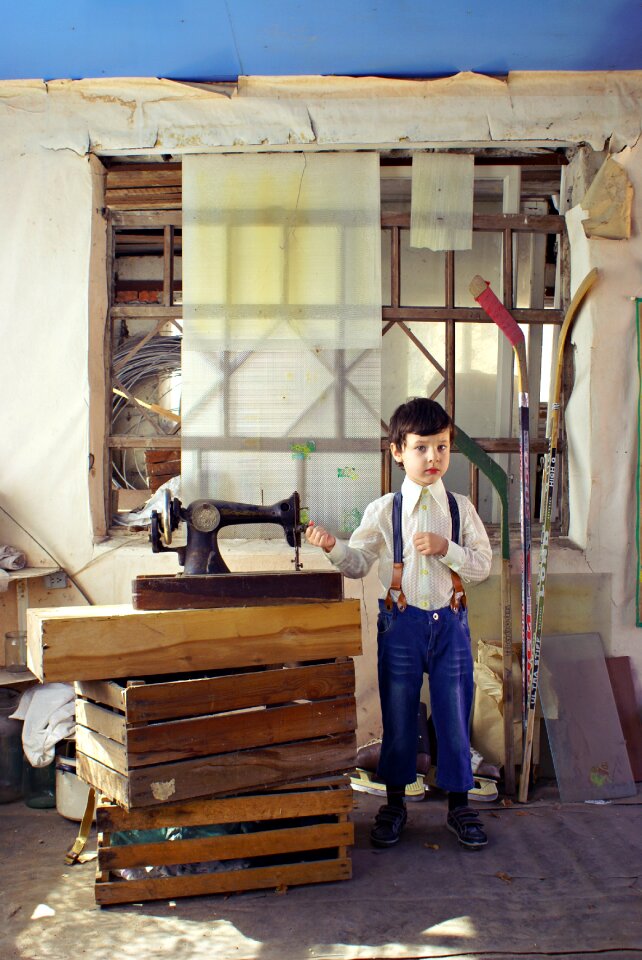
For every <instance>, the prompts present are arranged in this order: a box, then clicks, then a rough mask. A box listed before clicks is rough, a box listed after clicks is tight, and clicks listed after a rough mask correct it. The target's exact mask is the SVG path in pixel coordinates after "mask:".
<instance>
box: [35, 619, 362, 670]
mask: <svg viewBox="0 0 642 960" xmlns="http://www.w3.org/2000/svg"><path fill="white" fill-rule="evenodd" d="M360 614H361V608H360V602H359V600H338V601H332V602H329V603H326V602H317V603H301V604H286V605H277V606H266V607H263V608H261V613H260V615H257V611H256V608H254V607H220V608H216V609H208V610H159V611H148V610H134V609H133V608H132V607H130V606H127V605H122V606H112V607H103V606H95V607H52V608H48V609H46V608H37V607H33V608H31V609H30V610H29V611H28V612H27V644H28V649H29V651H30V656H31V663H30V669H31V670H32V672H33V673H34V674H35V675H36V676H37V677H38V679H39V680H42V681H45V682H51V681H56V680H62V681H70V682H73V681H74V680H100V679H104V678H109V679H112V678H115V677H137V676H145V675H146V674H150V673H154V674H156V675H161V674H164V673H174V674H175V673H181V672H188V671H189V672H194V671H197V670H223V669H229V668H232V669H233V668H237V667H246V666H260V665H267V664H275V663H288V662H292V661H297V662H306V661H310V660H330V659H334V658H336V657H346V656H347V657H350V656H356V655H358V654H360V653H361V616H360ZM34 668H35V669H34Z"/></svg>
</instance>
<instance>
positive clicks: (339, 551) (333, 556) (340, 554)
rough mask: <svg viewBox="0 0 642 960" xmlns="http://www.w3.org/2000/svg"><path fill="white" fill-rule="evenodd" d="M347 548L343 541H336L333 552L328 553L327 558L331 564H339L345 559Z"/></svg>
mask: <svg viewBox="0 0 642 960" xmlns="http://www.w3.org/2000/svg"><path fill="white" fill-rule="evenodd" d="M347 552H348V550H347V547H346V545H345V543H344V542H343V540H336V541H335V544H334V546H333V548H332V550H329V551H328V552H327V553H326V557H327V558H328V560H329V561H330V562H331V563H334V564H338V563H341V561H342V560H344V559H345V556H346V553H347Z"/></svg>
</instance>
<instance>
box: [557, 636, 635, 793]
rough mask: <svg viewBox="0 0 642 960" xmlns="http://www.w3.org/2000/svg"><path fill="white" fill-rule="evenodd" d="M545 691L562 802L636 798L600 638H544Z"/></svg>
mask: <svg viewBox="0 0 642 960" xmlns="http://www.w3.org/2000/svg"><path fill="white" fill-rule="evenodd" d="M539 690H540V696H541V703H542V711H543V713H544V717H545V719H546V731H547V733H548V739H549V742H550V745H551V752H552V754H553V763H554V765H555V776H556V777H557V784H558V787H559V791H560V797H561V799H562V801H563V802H565V803H571V802H576V801H581V800H609V799H614V798H616V797H630V796H634V795H635V793H636V788H635V783H634V782H633V776H632V773H631V765H630V763H629V758H628V755H627V751H626V744H625V741H624V735H623V733H622V727H621V725H620V721H619V718H618V715H617V710H616V707H615V700H614V698H613V691H612V689H611V684H610V681H609V676H608V672H607V669H606V663H605V658H604V651H603V648H602V641H601V638H600V635H599V634H597V633H586V634H569V635H558V636H549V637H544V638H543V639H542V658H541V667H540V684H539Z"/></svg>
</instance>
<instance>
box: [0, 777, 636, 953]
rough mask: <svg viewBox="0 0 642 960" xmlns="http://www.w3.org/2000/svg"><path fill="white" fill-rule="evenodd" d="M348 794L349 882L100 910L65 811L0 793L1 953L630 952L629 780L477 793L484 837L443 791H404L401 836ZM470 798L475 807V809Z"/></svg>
mask: <svg viewBox="0 0 642 960" xmlns="http://www.w3.org/2000/svg"><path fill="white" fill-rule="evenodd" d="M378 803H379V801H378V799H377V798H375V797H370V796H366V795H363V794H358V795H357V809H356V811H355V814H354V821H355V826H356V845H355V847H354V849H353V853H352V859H353V879H352V880H350V881H345V882H340V883H332V884H317V885H310V886H306V887H292V888H290V889H289V890H288V891H287V892H286V893H283V894H277V893H275V892H272V891H269V892H265V891H262V892H259V893H244V894H237V895H233V896H231V897H223V896H215V897H199V898H191V899H184V900H180V899H179V900H176V901H174V902H173V904H172V903H169V902H167V901H160V902H156V903H148V904H145V905H138V906H135V905H130V906H125V907H110V908H104V909H100V908H98V907H96V905H95V903H94V899H93V877H94V871H95V865H94V863H85V864H81V865H78V866H74V867H67V866H66V865H65V864H64V859H63V858H64V853H65V850H66V849H67V847H68V846H70V844H71V842H72V841H73V839H74V837H75V833H76V827H77V825H76V824H74V823H71V822H70V821H67V820H64V819H63V818H62V817H60V816H59V815H58V814H57V813H56V811H55V810H43V811H38V810H30V809H28V808H27V807H25V806H24V805H23V804H22V803H21V802H19V803H13V804H5V805H3V806H0V863H1V864H2V874H1V875H2V881H1V888H2V897H1V899H0V918H1V919H0V923H1V925H0V958H2V960H18V958H20V960H71V958H85V960H129V958H136V960H156V958H163V957H171V958H172V960H183V958H208V960H231V958H239V960H250V958H252V960H255V958H256V960H307V958H315V960H322V958H378V957H382V958H383V957H385V958H393V957H394V958H410V957H413V958H428V957H451V958H453V957H455V958H462V960H463V958H473V957H475V958H483V960H499V958H500V957H501V958H506V957H509V958H510V957H515V958H538V957H549V956H553V957H558V958H560V957H562V958H563V957H573V958H584V960H588V958H589V957H590V958H592V960H595V958H596V957H598V958H599V957H604V958H605V960H606V958H609V960H619V958H622V960H623V958H627V960H632V958H641V960H642V884H641V882H640V873H641V868H642V795H641V794H640V793H639V794H638V796H637V797H634V798H631V799H629V800H623V801H613V802H612V803H608V804H599V805H596V804H586V803H585V804H564V805H562V804H560V803H559V802H558V801H557V794H556V791H555V790H554V788H551V787H548V788H545V787H541V788H539V789H537V790H536V791H535V793H534V798H533V800H532V801H531V802H530V803H529V804H528V805H527V806H520V805H513V806H510V807H503V806H501V805H499V804H493V805H489V804H485V805H482V804H478V809H480V812H481V813H482V816H483V819H484V822H485V824H486V826H487V829H488V832H489V834H490V837H491V842H490V844H489V846H488V848H487V849H486V850H484V851H482V852H478V853H471V852H468V851H464V850H462V849H460V848H459V847H458V846H457V844H456V841H455V839H454V837H452V835H451V834H449V833H447V832H446V830H445V828H444V825H443V823H444V819H445V804H444V801H443V799H441V798H440V799H432V798H430V799H427V800H426V801H425V802H422V803H413V804H411V805H409V812H410V818H409V825H408V827H407V830H406V832H405V834H404V836H403V839H402V841H401V843H400V844H399V846H398V847H395V848H393V849H391V850H385V851H377V850H374V849H372V848H371V847H370V844H369V841H368V830H369V825H370V821H371V818H372V816H373V814H374V812H375V811H376V808H377V806H378ZM482 806H483V809H482Z"/></svg>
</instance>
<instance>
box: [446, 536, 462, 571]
mask: <svg viewBox="0 0 642 960" xmlns="http://www.w3.org/2000/svg"><path fill="white" fill-rule="evenodd" d="M465 558H466V552H465V550H464V548H463V547H460V545H459V544H458V543H455V541H454V540H449V541H448V549H447V550H446V553H445V554H444V555H443V557H440V560H441V562H442V563H445V564H446V566H447V567H450V569H451V570H454V571H455V573H457V571H458V570H459V569H460V568H461V567H462V565H463V563H464V560H465Z"/></svg>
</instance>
